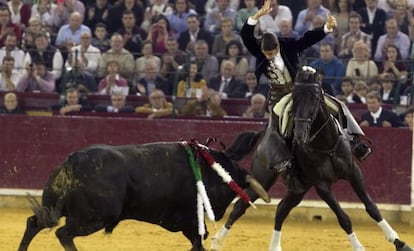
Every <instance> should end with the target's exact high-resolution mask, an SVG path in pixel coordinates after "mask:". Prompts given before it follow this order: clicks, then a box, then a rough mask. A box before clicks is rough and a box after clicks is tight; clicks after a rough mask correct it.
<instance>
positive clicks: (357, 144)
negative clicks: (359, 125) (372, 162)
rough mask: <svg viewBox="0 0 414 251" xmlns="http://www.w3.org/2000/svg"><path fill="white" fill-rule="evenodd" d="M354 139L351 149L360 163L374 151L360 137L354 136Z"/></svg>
mask: <svg viewBox="0 0 414 251" xmlns="http://www.w3.org/2000/svg"><path fill="white" fill-rule="evenodd" d="M352 136H353V138H352V140H351V148H352V154H353V155H354V156H355V158H357V159H358V160H359V161H363V160H365V159H366V158H367V157H368V156H369V155H371V153H372V149H371V147H370V146H369V145H367V144H365V143H364V142H362V141H361V139H360V138H359V135H355V134H354V135H352Z"/></svg>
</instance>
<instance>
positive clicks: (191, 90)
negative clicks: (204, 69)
mask: <svg viewBox="0 0 414 251" xmlns="http://www.w3.org/2000/svg"><path fill="white" fill-rule="evenodd" d="M204 87H207V82H206V80H205V79H204V78H203V75H201V73H199V72H198V69H197V64H196V62H190V63H189V64H187V65H185V66H184V72H183V74H182V79H181V80H180V82H178V86H177V97H187V98H196V97H200V96H201V89H202V88H204Z"/></svg>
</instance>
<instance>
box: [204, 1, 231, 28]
mask: <svg viewBox="0 0 414 251" xmlns="http://www.w3.org/2000/svg"><path fill="white" fill-rule="evenodd" d="M236 15H237V12H236V11H235V10H234V9H232V8H231V7H230V0H217V4H216V7H215V8H213V9H212V10H211V11H210V12H208V13H207V15H206V19H205V21H204V29H206V30H208V31H210V32H211V33H213V34H214V35H217V34H218V33H220V31H221V27H220V26H221V19H222V18H225V17H229V18H231V20H232V21H233V24H234V23H235V22H236Z"/></svg>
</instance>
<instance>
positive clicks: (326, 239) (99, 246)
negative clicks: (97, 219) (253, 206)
mask: <svg viewBox="0 0 414 251" xmlns="http://www.w3.org/2000/svg"><path fill="white" fill-rule="evenodd" d="M30 215H31V212H30V210H28V209H0V233H1V234H0V250H2V251H13V250H17V246H18V244H19V242H20V239H21V237H22V235H23V231H24V229H25V223H26V218H27V217H28V216H30ZM222 224H223V221H220V222H218V223H217V228H219V227H221V226H222ZM392 225H393V227H394V229H396V231H397V232H398V233H399V235H400V237H401V239H402V240H404V241H406V242H407V243H410V244H411V246H413V245H414V227H410V226H408V225H406V224H392ZM208 228H209V231H210V236H211V235H212V234H214V233H215V232H216V230H214V228H213V226H212V224H210V223H208ZM272 229H273V219H271V218H264V217H251V216H248V215H246V217H244V218H242V219H241V220H240V221H239V222H237V223H236V224H235V225H234V227H233V228H232V231H231V233H230V236H229V238H228V239H227V240H226V243H225V249H224V250H226V251H261V250H263V251H265V250H267V246H268V243H269V240H270V235H271V232H272ZM354 229H355V232H356V233H357V235H358V237H359V239H360V241H361V242H362V243H363V244H364V245H365V248H366V251H392V250H395V249H394V247H393V245H391V244H390V243H388V242H387V241H386V240H385V239H384V237H383V235H382V232H381V230H380V229H379V228H378V227H377V226H376V224H375V223H374V222H372V223H364V224H359V223H358V222H354ZM75 243H76V245H77V247H78V249H79V250H80V251H98V250H99V251H137V250H144V251H148V250H151V251H161V250H169V251H176V250H177V251H181V250H183V251H184V250H189V249H190V243H189V242H188V241H187V240H186V239H185V238H184V236H183V235H182V234H181V233H170V232H167V231H166V230H164V229H162V228H161V227H158V226H155V225H150V224H147V223H143V222H137V221H124V222H122V223H121V224H120V225H119V226H118V227H117V228H115V230H114V233H113V234H112V235H104V234H103V232H102V231H100V232H98V233H95V234H93V235H90V236H88V237H79V238H76V239H75ZM204 246H205V247H206V248H208V249H209V247H210V241H209V240H207V241H206V242H205V243H204ZM60 250H63V248H62V247H61V246H60V244H59V242H58V240H57V239H56V238H55V235H54V230H52V231H51V230H43V231H42V232H41V233H39V234H38V235H37V236H36V237H35V239H34V240H33V242H32V244H31V246H30V248H29V251H60ZM283 250H284V251H328V250H329V251H344V250H349V251H350V250H351V247H350V245H349V243H348V241H347V238H346V236H345V234H344V233H343V232H342V230H341V229H340V228H339V226H338V225H337V224H336V222H300V221H293V220H288V221H287V222H286V224H285V226H284V231H283Z"/></svg>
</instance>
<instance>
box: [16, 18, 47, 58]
mask: <svg viewBox="0 0 414 251" xmlns="http://www.w3.org/2000/svg"><path fill="white" fill-rule="evenodd" d="M40 33H45V34H46V35H47V36H48V38H49V39H48V40H49V43H50V32H49V31H48V30H47V28H46V27H45V26H44V25H43V24H42V22H41V20H40V18H39V17H37V16H32V17H31V18H30V19H29V26H28V27H26V29H25V30H24V33H23V38H22V41H21V46H20V47H21V48H22V49H23V50H25V51H26V52H27V51H31V50H35V49H36V45H35V38H36V37H37V35H38V34H40Z"/></svg>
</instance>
